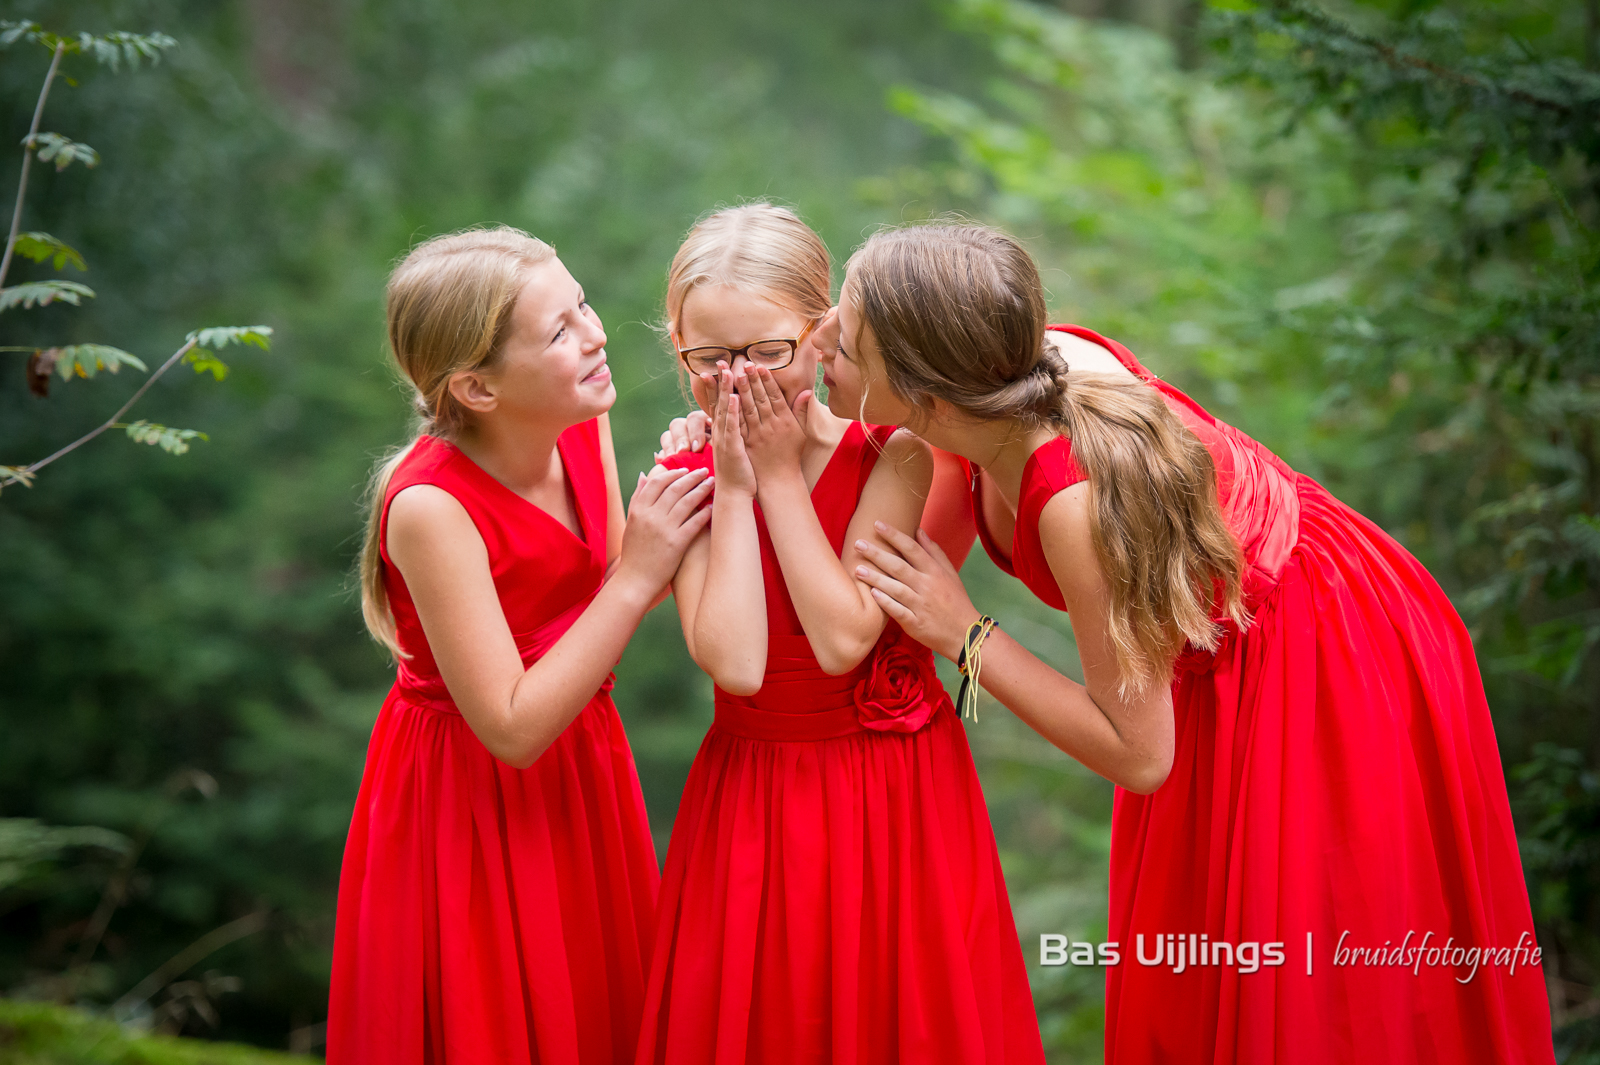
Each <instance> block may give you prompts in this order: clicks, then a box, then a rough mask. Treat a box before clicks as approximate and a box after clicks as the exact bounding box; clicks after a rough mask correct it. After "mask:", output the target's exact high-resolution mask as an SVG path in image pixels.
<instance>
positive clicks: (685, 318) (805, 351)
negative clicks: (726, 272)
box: [672, 285, 819, 414]
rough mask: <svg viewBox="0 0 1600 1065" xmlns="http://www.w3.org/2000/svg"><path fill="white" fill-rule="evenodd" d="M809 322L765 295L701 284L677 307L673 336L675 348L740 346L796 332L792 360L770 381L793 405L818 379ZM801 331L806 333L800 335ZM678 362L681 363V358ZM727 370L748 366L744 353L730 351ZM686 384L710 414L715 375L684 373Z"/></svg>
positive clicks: (814, 334)
mask: <svg viewBox="0 0 1600 1065" xmlns="http://www.w3.org/2000/svg"><path fill="white" fill-rule="evenodd" d="M809 324H810V319H808V318H807V317H806V316H805V315H804V314H802V313H800V312H799V311H796V310H793V309H791V308H789V307H785V306H783V305H782V304H778V303H774V302H772V301H771V300H769V299H766V298H764V297H762V296H759V295H756V294H755V293H751V292H747V291H744V290H742V289H737V288H732V287H730V286H727V285H700V286H697V287H695V288H692V289H690V290H689V295H688V296H686V297H684V301H683V306H682V307H680V308H679V309H678V328H677V333H676V334H675V335H674V336H673V338H672V340H673V343H675V344H676V345H677V346H678V349H679V350H680V351H687V350H688V349H690V348H701V347H722V348H742V347H744V346H746V345H748V344H754V343H756V342H757V341H760V340H779V339H787V338H791V337H800V338H801V339H800V343H799V344H798V345H797V346H796V348H795V353H794V359H793V360H792V361H791V362H790V363H789V364H788V365H787V366H784V367H783V368H781V369H777V370H773V371H772V377H773V380H775V381H777V383H778V387H779V388H781V389H783V398H784V399H786V400H788V401H789V403H791V404H793V403H794V401H795V399H796V397H798V396H799V395H800V393H802V392H804V391H806V390H807V389H809V388H813V387H815V385H816V381H817V356H818V354H819V352H818V348H817V340H816V337H817V331H816V330H815V329H813V330H811V331H810V332H809V333H807V331H806V326H807V325H809ZM802 333H804V334H805V336H803V337H801V334H802ZM679 365H682V363H681V362H680V363H679ZM728 369H730V370H732V371H734V372H735V373H743V372H745V371H746V370H748V369H749V359H748V358H747V357H746V356H735V357H734V359H733V363H732V364H730V365H729V367H728ZM689 387H690V389H691V390H692V391H693V393H694V399H695V402H696V403H698V404H700V409H701V410H703V411H705V412H706V413H707V414H710V413H711V412H712V411H713V410H715V409H716V406H717V382H716V379H715V377H713V378H712V379H711V380H710V381H707V380H706V379H705V378H704V377H702V376H701V375H700V374H697V373H693V372H691V373H690V374H689Z"/></svg>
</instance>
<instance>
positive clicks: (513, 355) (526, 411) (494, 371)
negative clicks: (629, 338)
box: [464, 259, 617, 426]
mask: <svg viewBox="0 0 1600 1065" xmlns="http://www.w3.org/2000/svg"><path fill="white" fill-rule="evenodd" d="M464 376H467V375H464ZM475 376H478V377H479V378H481V382H482V387H483V388H484V390H485V391H487V392H488V393H489V394H490V395H491V396H492V400H493V402H492V404H491V405H490V406H489V408H488V409H487V410H481V411H480V413H488V411H489V410H494V411H499V412H503V413H505V414H508V415H511V416H512V417H515V418H517V419H519V420H537V421H548V422H555V423H558V424H560V425H562V426H567V425H577V424H578V423H580V422H585V421H588V420H589V419H590V418H593V417H596V416H597V415H600V414H604V413H605V412H606V411H608V410H610V409H611V405H612V404H613V403H615V402H616V401H617V390H616V387H615V386H614V385H613V384H612V383H611V370H610V369H609V367H607V365H606V331H605V329H604V328H603V327H602V326H601V325H600V316H599V315H597V314H595V312H594V309H593V308H592V307H590V306H589V304H588V301H587V300H585V299H584V295H583V287H582V286H581V285H579V284H578V282H577V281H575V280H574V279H573V277H572V275H571V274H570V273H568V272H567V268H566V267H565V266H563V265H562V263H561V260H559V259H551V260H549V261H548V262H544V263H540V264H539V265H538V266H535V267H533V268H532V269H531V270H530V271H529V272H528V280H527V282H526V283H525V284H524V285H523V286H522V291H521V293H520V294H519V295H518V296H517V302H516V305H515V306H514V307H513V308H512V311H511V333H510V336H509V337H508V338H507V339H506V342H505V347H504V348H503V349H502V350H501V352H500V358H499V359H498V360H497V361H496V362H495V364H494V366H493V367H491V368H490V369H487V370H479V371H476V372H475ZM469 406H471V404H469ZM475 409H477V408H475Z"/></svg>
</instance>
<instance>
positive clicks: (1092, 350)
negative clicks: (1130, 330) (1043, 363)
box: [1044, 329, 1133, 378]
mask: <svg viewBox="0 0 1600 1065" xmlns="http://www.w3.org/2000/svg"><path fill="white" fill-rule="evenodd" d="M1044 337H1045V342H1046V343H1048V344H1050V345H1051V346H1052V347H1054V348H1055V349H1056V351H1058V352H1060V353H1061V357H1062V358H1064V359H1066V360H1067V368H1068V370H1069V371H1071V370H1080V371H1085V372H1088V373H1106V374H1118V375H1120V376H1122V377H1129V378H1131V377H1133V371H1132V370H1129V369H1128V368H1127V367H1126V366H1124V365H1122V363H1121V362H1119V361H1117V357H1116V356H1115V355H1113V354H1111V352H1109V351H1107V350H1106V349H1105V348H1103V347H1101V346H1100V345H1099V344H1096V343H1095V342H1094V341H1092V340H1085V339H1083V337H1080V336H1076V335H1074V334H1072V333H1063V332H1061V331H1060V330H1059V329H1051V330H1048V331H1046V332H1045V335H1044Z"/></svg>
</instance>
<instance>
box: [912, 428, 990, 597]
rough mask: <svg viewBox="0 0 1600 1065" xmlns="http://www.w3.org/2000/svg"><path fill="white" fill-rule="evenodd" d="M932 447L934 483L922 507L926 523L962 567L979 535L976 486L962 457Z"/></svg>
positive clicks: (952, 558)
mask: <svg viewBox="0 0 1600 1065" xmlns="http://www.w3.org/2000/svg"><path fill="white" fill-rule="evenodd" d="M928 450H929V451H930V452H931V453H932V454H933V485H932V487H930V488H929V489H928V501H927V503H926V504H925V505H924V506H923V508H922V527H923V528H924V529H926V530H928V535H929V536H930V537H932V538H933V542H934V543H936V544H938V545H939V547H940V548H941V549H942V550H943V551H944V553H945V557H946V558H948V559H949V560H950V563H951V565H953V566H955V568H956V569H960V568H961V564H962V563H963V562H965V561H966V560H967V555H968V554H969V553H970V552H971V551H972V541H973V540H974V539H976V537H977V535H978V527H977V525H975V524H974V523H973V519H972V490H971V488H969V487H968V484H967V473H966V468H965V467H964V466H963V465H962V464H961V460H960V459H959V458H957V457H956V456H954V455H952V454H950V452H948V451H940V450H939V449H938V448H936V447H930V448H929V449H928Z"/></svg>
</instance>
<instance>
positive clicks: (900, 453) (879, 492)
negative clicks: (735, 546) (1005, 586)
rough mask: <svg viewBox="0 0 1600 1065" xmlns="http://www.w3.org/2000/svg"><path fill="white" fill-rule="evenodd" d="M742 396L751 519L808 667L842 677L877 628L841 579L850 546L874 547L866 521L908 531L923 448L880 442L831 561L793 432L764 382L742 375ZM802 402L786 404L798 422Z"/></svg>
mask: <svg viewBox="0 0 1600 1065" xmlns="http://www.w3.org/2000/svg"><path fill="white" fill-rule="evenodd" d="M744 387H746V386H741V391H743V388H744ZM747 387H749V388H750V390H751V392H752V395H753V396H754V400H753V404H754V405H755V406H756V407H757V412H756V413H755V414H754V415H747V416H746V418H745V430H746V435H747V437H748V438H749V439H750V447H751V452H752V456H754V455H756V454H757V453H758V452H759V453H761V454H762V456H763V464H762V465H761V466H760V467H759V468H758V469H757V478H758V479H759V483H760V499H761V509H762V512H763V513H764V514H765V515H766V517H767V529H768V532H769V533H770V534H771V536H772V546H773V549H774V550H775V551H776V552H777V555H778V564H779V566H780V568H781V569H782V570H783V577H784V581H785V582H786V584H787V585H788V588H789V597H790V599H791V600H793V602H794V609H795V613H796V614H798V615H799V617H800V624H801V627H803V628H804V629H805V632H806V636H807V638H808V639H809V640H810V642H811V650H812V653H813V654H815V655H816V657H817V664H818V665H820V666H821V667H822V669H823V670H824V672H827V673H832V674H835V675H837V674H841V673H848V672H849V671H850V670H852V669H854V668H855V667H856V666H857V665H859V664H860V662H861V660H862V659H864V658H866V656H867V655H868V654H869V653H870V652H871V650H872V647H873V645H874V644H875V643H877V642H878V637H879V635H881V634H882V632H883V626H884V625H885V623H886V621H887V619H886V618H885V616H884V612H883V610H882V609H881V608H880V607H879V606H878V604H877V603H876V602H875V601H874V600H873V597H872V589H871V587H870V586H869V585H867V584H866V583H865V582H863V581H860V580H857V579H856V578H855V577H853V576H851V574H852V572H853V571H854V570H855V567H856V565H857V563H858V562H859V561H860V559H861V556H860V553H859V551H858V550H857V548H856V547H855V543H856V541H857V540H861V539H869V540H876V539H877V534H876V533H875V532H874V531H873V523H874V522H875V521H880V520H881V521H883V522H886V523H889V524H891V525H900V526H902V527H904V528H910V529H914V528H916V527H917V523H918V521H920V520H921V518H922V504H923V500H924V499H926V498H927V495H928V486H929V485H930V484H931V483H932V481H933V459H932V456H931V455H930V454H929V452H928V445H926V444H924V443H923V442H922V441H921V440H919V439H917V438H916V437H915V436H913V435H912V434H911V433H908V432H905V431H901V432H897V433H895V435H894V436H892V437H890V438H889V442H888V444H887V445H885V447H884V453H883V454H882V455H881V456H879V458H878V462H877V465H876V466H875V467H874V469H873V471H872V474H871V476H869V477H868V478H867V483H866V486H865V487H864V488H863V489H862V492H861V499H860V501H859V502H858V503H857V504H856V511H855V514H854V515H853V516H852V517H851V518H850V525H849V527H848V529H847V530H846V533H845V541H844V552H843V554H842V555H835V554H834V553H833V546H832V545H831V544H830V543H829V542H828V537H827V534H826V533H824V532H823V531H822V523H821V522H820V521H818V520H817V512H816V510H815V509H814V508H813V507H812V505H811V492H810V489H808V488H807V487H806V482H805V477H804V475H803V474H802V473H801V470H800V461H799V450H798V447H796V446H794V443H793V440H794V438H795V434H799V436H798V439H799V440H801V441H803V439H804V432H805V431H804V429H803V428H801V425H802V422H801V421H800V419H799V418H798V417H796V413H795V411H791V410H790V408H789V406H788V404H786V403H785V402H784V400H783V393H782V392H781V391H780V390H779V389H778V387H777V385H776V383H775V382H773V381H772V378H771V374H769V373H767V372H766V371H764V370H763V371H758V372H757V373H755V374H750V375H748V386H747ZM809 402H811V399H810V393H809V392H806V393H802V394H801V395H800V396H798V397H796V399H795V407H796V408H798V409H799V413H800V414H801V415H803V414H804V411H805V407H806V405H807V404H808V403H809Z"/></svg>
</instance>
